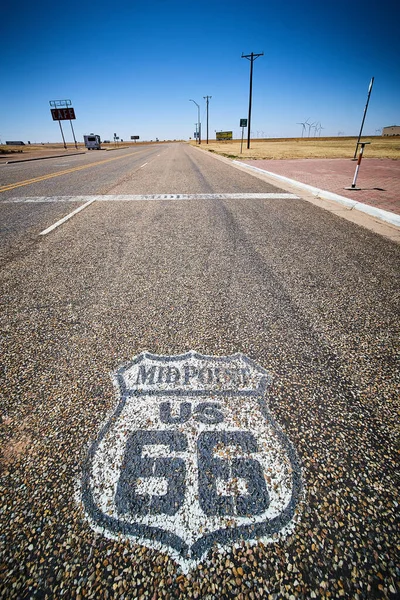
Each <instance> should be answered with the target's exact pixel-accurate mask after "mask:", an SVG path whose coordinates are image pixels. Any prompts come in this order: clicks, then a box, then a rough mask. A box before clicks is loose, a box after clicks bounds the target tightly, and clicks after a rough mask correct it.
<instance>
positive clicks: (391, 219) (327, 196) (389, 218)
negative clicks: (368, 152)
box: [232, 160, 400, 227]
mask: <svg viewBox="0 0 400 600" xmlns="http://www.w3.org/2000/svg"><path fill="white" fill-rule="evenodd" d="M232 162H233V163H235V164H237V165H240V166H241V167H245V168H247V169H250V170H252V171H256V172H257V173H263V174H264V175H268V176H269V177H272V178H273V179H276V180H277V181H282V182H285V183H288V184H290V185H292V186H293V187H297V188H299V189H301V190H304V191H307V192H310V193H311V194H312V195H313V196H315V197H316V198H322V199H324V200H332V201H333V202H338V203H339V204H342V205H344V206H346V207H347V208H349V209H351V210H358V211H360V212H363V213H366V214H368V215H370V216H372V217H377V218H378V219H380V220H381V221H385V222H386V223H390V224H391V225H395V226H396V227H400V215H396V213H392V212H389V211H387V210H383V209H382V208H375V206H370V205H369V204H364V203H363V202H357V201H356V200H351V199H350V198H346V197H345V196H340V195H339V194H334V193H333V192H328V191H327V190H321V189H319V188H316V187H314V186H312V185H308V184H307V183H301V182H300V181H296V180H295V179H290V178H289V177H284V176H283V175H277V174H276V173H272V172H271V171H266V170H265V169H260V168H259V167H253V166H252V165H248V164H246V163H243V162H241V161H239V160H233V161H232Z"/></svg>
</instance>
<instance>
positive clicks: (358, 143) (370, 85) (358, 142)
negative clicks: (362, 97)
mask: <svg viewBox="0 0 400 600" xmlns="http://www.w3.org/2000/svg"><path fill="white" fill-rule="evenodd" d="M374 79H375V77H372V79H371V81H370V82H369V87H368V96H367V104H366V105H365V108H364V114H363V119H362V122H361V129H360V133H359V134H358V140H357V144H356V149H355V151H354V156H353V160H356V156H357V150H358V146H359V145H360V138H361V134H362V130H363V127H364V121H365V117H366V115H367V110H368V104H369V99H370V97H371V92H372V87H373V85H374Z"/></svg>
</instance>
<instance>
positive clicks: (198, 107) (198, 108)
mask: <svg viewBox="0 0 400 600" xmlns="http://www.w3.org/2000/svg"><path fill="white" fill-rule="evenodd" d="M197 111H198V112H197V114H198V119H199V146H200V144H201V123H200V106H199V105H197Z"/></svg>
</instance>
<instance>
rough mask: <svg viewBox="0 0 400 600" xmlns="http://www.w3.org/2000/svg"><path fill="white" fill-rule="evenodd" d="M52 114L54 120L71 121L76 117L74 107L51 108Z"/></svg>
mask: <svg viewBox="0 0 400 600" xmlns="http://www.w3.org/2000/svg"><path fill="white" fill-rule="evenodd" d="M50 110H51V116H52V117H53V121H70V120H71V119H75V118H76V117H75V111H74V109H73V108H72V107H68V108H51V109H50Z"/></svg>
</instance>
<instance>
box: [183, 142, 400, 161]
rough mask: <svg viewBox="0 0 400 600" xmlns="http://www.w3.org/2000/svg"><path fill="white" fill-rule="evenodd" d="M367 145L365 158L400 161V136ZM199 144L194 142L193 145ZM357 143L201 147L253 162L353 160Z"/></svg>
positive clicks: (216, 143)
mask: <svg viewBox="0 0 400 600" xmlns="http://www.w3.org/2000/svg"><path fill="white" fill-rule="evenodd" d="M361 141H363V142H370V144H369V145H368V146H365V149H364V158H392V159H394V160H399V159H400V137H381V136H379V137H378V136H376V137H363V138H361ZM190 143H191V144H192V145H195V144H196V142H195V141H194V140H193V141H191V142H190ZM356 143H357V138H354V137H335V138H322V137H321V138H287V139H278V138H277V139H264V140H261V139H254V140H251V142H250V149H249V150H248V149H247V139H244V140H243V149H242V152H240V146H241V140H231V141H228V142H219V141H218V142H217V141H216V140H209V141H208V145H207V144H206V141H205V140H203V141H202V143H201V148H202V149H203V150H208V151H209V152H215V153H217V154H221V155H222V156H227V157H228V158H251V159H276V160H279V159H290V158H353V156H354V151H355V147H356Z"/></svg>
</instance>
